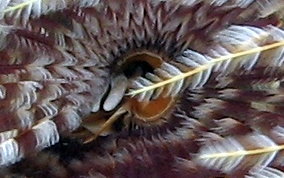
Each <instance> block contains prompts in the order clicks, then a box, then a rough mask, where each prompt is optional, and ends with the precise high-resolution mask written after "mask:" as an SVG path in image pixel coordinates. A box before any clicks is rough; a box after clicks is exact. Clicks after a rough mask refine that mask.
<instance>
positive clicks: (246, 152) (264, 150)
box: [198, 145, 284, 159]
mask: <svg viewBox="0 0 284 178" xmlns="http://www.w3.org/2000/svg"><path fill="white" fill-rule="evenodd" d="M283 149H284V145H278V146H271V147H265V148H259V149H255V150H243V151H235V152H226V153H213V154H204V155H200V156H199V157H198V158H199V159H214V158H225V157H238V156H245V155H256V154H264V153H270V152H274V151H279V150H283Z"/></svg>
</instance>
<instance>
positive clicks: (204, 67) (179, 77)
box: [126, 41, 284, 96]
mask: <svg viewBox="0 0 284 178" xmlns="http://www.w3.org/2000/svg"><path fill="white" fill-rule="evenodd" d="M280 46H284V41H280V42H277V43H273V44H269V45H265V46H261V47H256V48H252V49H249V50H246V51H241V52H238V53H235V54H229V55H226V56H221V57H219V58H216V59H213V60H212V61H210V62H208V63H207V64H204V65H202V66H199V67H196V68H195V69H193V70H190V71H188V72H185V73H182V74H180V75H177V76H174V77H172V78H170V79H167V80H164V81H162V82H159V83H155V84H153V85H150V86H147V87H144V88H141V89H138V90H133V91H130V92H129V93H127V94H126V95H130V96H135V95H137V94H139V93H143V92H147V91H150V90H154V89H156V88H159V87H162V86H165V85H167V84H170V83H173V82H176V81H178V80H182V79H184V78H187V77H189V76H192V75H194V74H197V73H199V72H202V71H204V70H207V69H209V68H210V67H212V66H213V65H215V64H217V63H219V62H223V61H226V60H229V59H234V58H237V57H242V56H246V55H249V54H254V53H258V52H262V51H267V50H270V49H273V48H277V47H280Z"/></svg>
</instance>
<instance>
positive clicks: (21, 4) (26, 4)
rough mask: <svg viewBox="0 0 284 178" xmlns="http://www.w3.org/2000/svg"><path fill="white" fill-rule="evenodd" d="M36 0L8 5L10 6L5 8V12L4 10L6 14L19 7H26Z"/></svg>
mask: <svg viewBox="0 0 284 178" xmlns="http://www.w3.org/2000/svg"><path fill="white" fill-rule="evenodd" d="M35 1H37V0H29V1H25V2H23V3H20V4H17V5H15V6H12V7H8V8H7V9H5V10H4V11H3V12H4V14H5V13H8V12H12V11H15V10H18V9H22V8H24V7H26V6H28V5H30V4H32V3H34V2H35Z"/></svg>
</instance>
